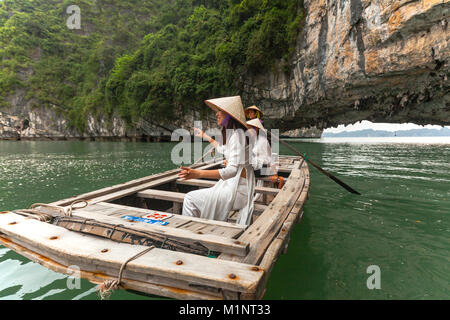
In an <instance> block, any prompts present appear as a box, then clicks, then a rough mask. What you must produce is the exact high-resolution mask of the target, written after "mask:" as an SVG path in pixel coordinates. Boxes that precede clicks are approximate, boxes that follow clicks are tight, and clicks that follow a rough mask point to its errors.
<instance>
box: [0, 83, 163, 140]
mask: <svg viewBox="0 0 450 320" xmlns="http://www.w3.org/2000/svg"><path fill="white" fill-rule="evenodd" d="M25 95H26V92H25V91H24V90H20V89H19V90H16V91H15V92H14V94H13V95H11V96H10V97H8V102H9V104H10V105H11V106H12V107H11V108H7V109H2V110H0V139H6V140H36V139H37V140H72V139H77V140H78V139H90V140H124V141H130V140H131V141H138V140H148V141H161V140H170V136H171V131H169V130H170V128H168V129H165V128H162V127H160V126H157V125H154V124H150V123H148V122H144V121H142V122H141V123H138V124H137V126H136V128H128V127H127V125H126V123H125V121H123V120H122V119H121V118H120V117H118V116H117V117H112V119H108V120H107V119H106V118H105V117H93V116H92V115H89V116H88V118H87V121H86V129H85V132H83V133H80V132H79V131H78V130H76V129H74V128H71V127H70V126H69V125H68V121H67V119H66V118H65V117H64V116H63V115H61V114H58V113H57V111H55V110H56V109H55V110H52V109H49V108H44V107H41V108H35V107H32V106H31V105H32V101H29V100H27V99H26V98H25Z"/></svg>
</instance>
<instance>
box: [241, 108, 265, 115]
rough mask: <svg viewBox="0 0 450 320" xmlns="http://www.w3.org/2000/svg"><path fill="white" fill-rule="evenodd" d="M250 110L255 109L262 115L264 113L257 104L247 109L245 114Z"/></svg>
mask: <svg viewBox="0 0 450 320" xmlns="http://www.w3.org/2000/svg"><path fill="white" fill-rule="evenodd" d="M249 110H255V111H259V113H260V114H261V117H262V116H263V115H264V113H263V112H262V111H261V110H260V109H259V108H258V107H257V106H251V107H248V108H246V109H245V114H247V111H249Z"/></svg>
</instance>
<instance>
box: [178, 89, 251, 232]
mask: <svg viewBox="0 0 450 320" xmlns="http://www.w3.org/2000/svg"><path fill="white" fill-rule="evenodd" d="M205 103H206V105H207V106H209V107H210V108H211V109H213V110H214V111H215V112H216V117H217V124H218V125H219V126H221V127H222V133H223V138H224V141H223V144H222V145H221V153H223V154H224V156H225V158H226V160H227V165H226V167H225V168H223V169H219V170H196V169H191V168H186V167H181V169H182V171H181V173H180V174H179V177H180V178H181V179H182V180H188V179H201V178H205V179H219V181H218V182H217V183H216V184H215V186H214V187H212V188H207V189H200V190H195V191H192V192H189V193H187V194H186V196H185V198H184V202H183V213H182V214H183V215H185V216H193V217H199V218H204V219H212V220H220V221H227V220H228V214H229V213H230V211H232V210H239V216H238V219H237V222H236V223H238V224H241V225H249V224H250V222H251V217H252V214H253V209H254V201H253V195H254V190H255V175H254V172H253V167H252V166H251V164H250V163H249V157H248V152H247V151H248V144H247V143H246V137H245V131H246V129H247V128H246V121H245V115H244V108H243V106H242V101H241V98H240V97H239V96H237V97H227V98H220V99H214V100H207V101H205ZM197 134H198V132H197Z"/></svg>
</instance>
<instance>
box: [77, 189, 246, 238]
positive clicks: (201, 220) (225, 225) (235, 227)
mask: <svg viewBox="0 0 450 320" xmlns="http://www.w3.org/2000/svg"><path fill="white" fill-rule="evenodd" d="M157 191H159V190H157ZM166 192H167V191H166ZM177 194H178V197H180V196H181V195H182V200H183V199H184V193H177ZM181 202H183V201H181ZM99 204H101V205H103V206H109V207H114V208H118V209H123V210H126V211H127V212H139V213H140V214H142V215H144V213H145V214H149V213H150V212H160V211H157V210H150V209H141V208H135V207H129V206H124V205H120V204H115V203H107V202H101V203H99ZM86 209H87V208H86ZM161 213H164V212H161ZM173 217H174V218H176V219H177V220H179V219H181V220H183V222H188V221H198V222H201V223H206V224H210V225H217V226H222V227H227V228H232V229H238V230H244V229H245V227H243V226H241V225H236V224H234V223H228V222H224V221H216V220H207V219H201V218H196V217H187V216H181V215H180V216H178V215H174V216H173ZM167 221H169V220H167Z"/></svg>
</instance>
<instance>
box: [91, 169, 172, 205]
mask: <svg viewBox="0 0 450 320" xmlns="http://www.w3.org/2000/svg"><path fill="white" fill-rule="evenodd" d="M177 178H178V176H177V175H171V176H168V177H165V178H161V179H157V180H155V181H151V182H148V183H145V184H142V185H139V186H137V187H133V188H128V189H125V190H121V191H117V192H113V193H109V194H106V195H104V196H101V197H97V198H93V199H91V200H89V203H90V204H95V203H99V202H108V201H114V200H117V199H120V198H123V197H126V196H129V195H132V194H135V193H138V192H140V191H142V190H145V189H151V188H155V187H158V186H161V185H163V184H166V183H170V182H172V181H175V180H176V179H177Z"/></svg>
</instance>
